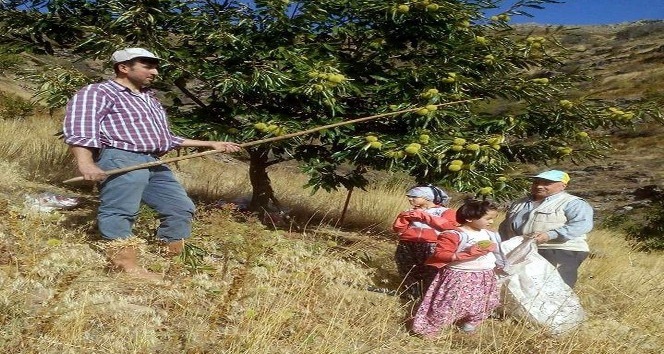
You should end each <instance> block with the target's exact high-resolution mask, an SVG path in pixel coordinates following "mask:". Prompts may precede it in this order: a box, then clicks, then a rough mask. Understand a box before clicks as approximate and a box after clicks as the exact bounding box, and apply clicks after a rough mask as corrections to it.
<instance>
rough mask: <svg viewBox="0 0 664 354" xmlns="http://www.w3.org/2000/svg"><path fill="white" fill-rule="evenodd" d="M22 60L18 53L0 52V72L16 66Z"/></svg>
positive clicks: (3, 72)
mask: <svg viewBox="0 0 664 354" xmlns="http://www.w3.org/2000/svg"><path fill="white" fill-rule="evenodd" d="M22 61H23V60H22V59H21V57H20V56H19V55H18V54H11V53H4V52H0V74H5V73H6V72H7V71H9V70H10V69H14V68H16V67H17V66H18V65H19V64H20V63H21V62H22Z"/></svg>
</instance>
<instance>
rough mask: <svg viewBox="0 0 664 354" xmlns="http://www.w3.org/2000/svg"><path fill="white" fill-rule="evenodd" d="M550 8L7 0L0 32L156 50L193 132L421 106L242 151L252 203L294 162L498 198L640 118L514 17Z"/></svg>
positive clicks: (74, 48) (47, 48)
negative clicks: (614, 103)
mask: <svg viewBox="0 0 664 354" xmlns="http://www.w3.org/2000/svg"><path fill="white" fill-rule="evenodd" d="M554 2H555V1H549V0H529V1H526V0H522V1H518V2H517V3H516V5H515V6H514V7H513V8H511V9H510V10H508V11H506V12H504V13H502V14H498V15H495V16H491V17H489V18H487V17H485V16H484V13H485V11H486V10H487V9H490V8H495V7H496V6H497V5H499V4H500V3H501V1H491V0H489V1H459V0H449V1H442V0H418V1H400V0H397V1H385V0H317V1H288V0H256V1H253V2H248V1H236V0H228V1H186V0H146V1H132V2H128V1H118V0H108V1H83V0H59V1H5V2H3V3H2V5H0V11H1V13H0V29H2V34H0V40H2V42H3V43H5V44H10V43H11V44H13V45H16V44H18V45H19V46H20V48H23V49H29V50H31V51H33V52H40V53H46V54H53V53H58V52H59V51H60V50H61V49H67V50H68V51H69V52H71V53H74V54H75V55H76V56H77V57H78V58H98V59H105V58H107V57H108V56H109V54H110V53H111V52H112V51H114V50H116V49H118V48H119V47H126V46H142V47H146V48H149V49H151V50H153V51H155V52H156V53H157V54H158V55H159V56H160V57H162V58H163V59H164V60H163V66H162V68H161V73H162V75H163V77H162V82H161V83H160V84H159V85H158V87H157V88H158V89H161V90H163V91H164V92H165V93H166V94H167V95H169V97H171V98H172V105H170V107H168V108H169V111H170V114H171V118H172V120H173V121H174V123H175V125H176V126H177V127H178V129H180V132H182V133H184V134H187V135H189V136H191V137H200V138H213V139H229V140H234V141H240V142H242V141H251V140H255V139H259V138H264V137H268V136H274V135H282V134H285V133H287V132H294V131H299V130H304V129H308V128H311V127H314V126H319V125H324V124H329V123H332V122H337V121H342V120H347V119H352V118H357V117H363V116H370V115H374V114H378V113H384V112H393V111H399V110H403V109H409V108H415V107H419V108H420V109H418V110H416V111H415V112H412V113H408V114H403V115H400V116H397V117H393V118H390V119H381V120H376V121H372V122H368V123H362V124H358V125H354V126H347V127H342V128H336V129H331V130H328V131H321V132H320V133H318V134H315V135H310V136H304V137H300V138H294V139H288V140H284V141H280V142H277V143H272V144H265V145H261V146H256V147H252V148H250V149H249V151H248V153H249V156H250V171H249V173H250V177H251V184H252V187H253V191H254V194H253V200H252V204H251V206H252V208H253V209H254V210H260V209H261V208H265V207H266V206H267V205H268V203H269V202H270V201H274V202H276V199H275V198H274V191H273V190H272V187H271V184H270V180H269V176H268V173H267V168H268V167H269V166H271V165H274V164H276V163H280V162H283V161H287V160H293V159H294V160H297V161H298V162H299V163H300V166H301V168H302V170H303V171H304V172H306V173H307V174H308V176H309V178H310V180H309V183H308V184H307V186H308V187H311V188H313V190H314V191H315V190H317V189H319V188H323V189H325V190H330V189H336V188H338V187H340V186H343V187H345V188H353V187H360V188H362V187H364V186H365V185H366V183H367V180H366V179H365V176H364V174H365V172H366V171H367V170H370V169H375V170H398V171H406V172H407V173H409V174H410V175H412V176H413V177H414V178H415V179H416V180H418V181H420V182H433V183H437V184H439V185H442V186H444V187H445V188H448V189H451V190H456V191H460V192H471V193H476V194H479V195H485V196H493V197H496V198H501V197H505V196H508V195H510V194H513V193H514V192H517V191H520V188H521V187H522V185H521V184H520V183H519V180H515V179H512V178H511V177H510V165H511V164H512V163H513V162H534V163H537V164H539V165H542V164H545V163H547V162H549V161H555V160H557V159H561V158H571V159H585V158H593V157H597V156H599V153H600V151H601V149H602V148H603V147H605V146H606V144H605V142H604V141H603V140H602V139H601V137H599V136H596V135H595V134H593V132H594V131H597V129H600V128H605V127H610V126H621V125H626V124H631V123H632V122H635V121H637V120H639V119H642V118H643V117H644V115H645V114H646V112H644V111H643V110H640V109H637V108H634V109H633V110H632V108H626V107H622V108H618V107H610V105H608V104H605V103H602V102H598V101H593V100H590V99H587V98H586V97H579V95H578V94H576V95H575V96H574V97H572V96H570V95H571V94H572V93H573V92H574V88H575V84H576V83H578V82H579V81H580V80H582V78H583V76H582V73H580V72H572V71H569V70H566V69H565V65H564V62H563V59H564V55H565V50H564V48H562V47H561V46H559V44H558V42H557V41H556V39H555V33H553V32H555V31H551V33H548V34H547V35H540V36H536V35H532V34H530V35H529V34H518V33H517V32H516V31H515V30H514V28H512V27H511V26H510V24H509V23H510V16H514V15H519V14H522V11H521V9H522V8H524V7H525V8H527V7H537V6H540V5H542V4H546V3H554ZM554 6H555V5H554ZM561 30H562V29H561ZM71 93H72V92H67V90H61V91H60V94H67V95H68V94H71ZM474 98H481V99H483V100H481V101H473V102H471V103H464V104H456V105H449V106H442V107H437V106H435V105H436V104H439V103H445V102H452V101H458V100H465V99H474ZM54 102H59V101H58V100H54ZM635 107H636V106H635Z"/></svg>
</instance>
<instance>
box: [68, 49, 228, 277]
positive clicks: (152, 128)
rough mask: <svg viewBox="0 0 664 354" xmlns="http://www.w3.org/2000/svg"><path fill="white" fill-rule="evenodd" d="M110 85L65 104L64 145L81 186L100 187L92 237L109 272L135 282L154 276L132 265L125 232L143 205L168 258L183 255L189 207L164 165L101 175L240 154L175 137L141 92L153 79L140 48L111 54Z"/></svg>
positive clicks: (151, 58)
mask: <svg viewBox="0 0 664 354" xmlns="http://www.w3.org/2000/svg"><path fill="white" fill-rule="evenodd" d="M111 60H112V62H113V67H114V71H115V78H114V79H111V80H108V81H105V82H101V83H96V84H92V85H88V86H86V87H84V88H83V89H81V90H80V91H78V92H77V93H76V94H75V95H74V97H73V98H72V99H71V100H70V101H69V103H68V104H67V110H66V114H65V120H64V135H65V142H66V143H67V144H69V145H70V149H71V151H72V153H73V155H74V157H75V159H76V162H77V165H78V170H79V172H80V173H81V175H82V176H83V178H84V179H86V180H90V181H98V182H100V187H99V201H100V204H99V210H98V215H97V222H98V226H99V231H100V233H101V235H102V237H103V238H104V239H107V240H110V241H117V242H111V243H110V244H109V252H108V256H109V259H110V262H111V266H112V267H113V268H115V269H117V270H120V271H125V272H128V273H132V274H135V275H138V276H141V277H154V276H156V275H155V274H151V273H149V272H148V271H147V270H145V269H144V268H142V267H141V266H139V265H138V262H137V250H136V248H135V243H132V242H130V241H125V242H123V241H122V240H130V239H131V236H132V225H133V223H134V220H135V218H136V215H137V213H138V210H139V206H140V203H141V202H143V203H145V204H147V205H148V206H150V207H152V208H153V209H155V210H156V211H157V213H158V214H159V218H160V221H161V223H160V226H159V229H158V230H157V237H158V238H159V239H160V240H161V241H163V242H164V243H165V244H166V246H167V250H168V253H169V254H170V255H177V254H179V253H181V252H182V249H183V246H184V239H185V238H187V237H189V236H190V234H191V221H192V218H193V214H194V204H193V202H192V201H191V199H189V197H188V196H187V193H186V192H185V190H184V188H183V187H182V185H181V184H180V183H179V182H178V181H177V180H176V179H175V177H174V176H173V173H172V172H171V170H170V169H169V168H168V167H166V166H165V165H160V166H156V167H151V168H148V169H139V170H134V171H131V172H126V173H123V174H117V175H112V176H108V175H107V174H106V173H105V172H104V171H106V170H111V169H117V168H123V167H128V166H133V165H138V164H141V163H147V162H151V161H155V160H156V159H157V158H158V157H159V156H160V155H162V154H165V153H166V152H168V151H169V150H171V149H174V148H178V147H207V148H211V149H214V150H219V151H222V152H229V153H231V152H237V151H239V150H240V149H241V148H240V146H239V145H237V144H235V143H232V142H222V141H203V140H192V139H186V138H183V137H179V136H176V135H174V134H173V133H172V132H171V131H170V129H169V126H168V120H167V118H166V112H165V111H164V109H163V107H162V106H161V104H160V103H159V101H158V100H157V98H156V97H155V96H154V94H153V92H152V91H150V90H149V89H148V88H147V87H148V86H149V85H150V83H152V81H153V80H154V79H155V78H156V77H157V75H158V70H157V68H158V64H159V58H158V57H157V56H156V55H154V54H153V53H151V52H149V51H147V50H145V49H143V48H127V49H123V50H118V51H116V52H115V53H113V55H112V57H111Z"/></svg>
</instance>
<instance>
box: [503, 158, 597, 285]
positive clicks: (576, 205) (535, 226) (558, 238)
mask: <svg viewBox="0 0 664 354" xmlns="http://www.w3.org/2000/svg"><path fill="white" fill-rule="evenodd" d="M530 178H531V179H532V181H533V183H532V185H531V187H530V195H529V196H528V197H525V198H523V199H520V200H518V201H516V202H514V203H513V204H512V205H511V206H510V208H509V209H508V211H507V215H506V216H505V220H504V221H503V222H502V223H501V224H500V226H499V233H500V235H501V237H502V238H503V239H509V238H511V237H514V236H517V235H523V236H528V237H531V238H533V239H534V240H535V241H536V242H537V244H538V250H539V254H540V255H542V257H544V258H546V260H547V261H549V262H550V263H551V264H553V265H554V266H556V268H557V269H558V272H559V273H560V276H561V277H562V278H563V280H564V281H565V283H566V284H567V285H569V286H570V287H574V284H576V280H577V272H578V269H579V266H581V263H582V262H583V261H584V260H585V259H586V258H587V257H588V253H589V251H590V249H589V248H588V243H587V242H586V238H587V234H588V232H590V231H591V230H592V228H593V208H592V207H591V206H590V204H588V202H586V201H585V200H583V199H581V198H579V197H577V196H574V195H571V194H569V193H567V192H565V188H567V184H568V183H569V180H570V178H569V175H568V174H567V173H565V172H563V171H559V170H549V171H545V172H542V173H540V174H538V175H536V176H532V177H530Z"/></svg>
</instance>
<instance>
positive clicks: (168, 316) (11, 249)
mask: <svg viewBox="0 0 664 354" xmlns="http://www.w3.org/2000/svg"><path fill="white" fill-rule="evenodd" d="M642 25H645V26H649V24H647V23H646V24H631V25H627V24H625V25H620V26H602V27H588V28H585V27H584V28H579V29H576V30H574V31H575V32H576V33H578V34H579V35H578V36H572V35H570V37H569V38H566V39H563V40H564V41H568V42H569V41H576V42H574V43H571V42H569V44H573V46H575V47H577V49H578V51H577V53H576V54H575V55H576V57H575V58H576V60H577V61H579V62H589V63H590V62H592V63H596V65H593V70H594V73H595V74H596V78H595V80H593V81H592V82H591V83H590V84H589V85H590V86H589V88H588V92H591V91H592V92H596V93H597V95H604V96H603V97H605V98H612V99H623V98H635V97H639V96H640V95H646V94H648V95H653V97H655V96H656V95H657V94H658V93H657V92H659V91H657V88H658V85H659V87H661V85H662V84H663V83H662V81H661V80H662V77H661V76H658V74H657V73H658V70H659V67H658V65H654V64H653V65H651V62H650V61H653V62H652V63H656V62H657V60H660V59H661V52H660V49H657V48H659V46H661V43H662V37H661V34H660V33H661V32H662V31H659V32H658V31H652V30H651V29H648V30H647V31H643V30H642V27H640V26H642ZM646 28H650V27H646ZM537 30H541V29H537ZM644 33H645V34H644ZM625 36H626V37H625ZM629 36H632V37H634V38H632V37H629ZM623 37H625V38H629V40H623V39H622V38H623ZM625 53H627V54H625ZM614 57H619V58H620V61H618V60H614V59H613V58H614ZM622 60H624V62H622ZM660 62H661V61H660ZM35 63H36V62H35ZM621 63H622V64H621ZM35 65H36V64H35ZM659 66H661V65H659ZM617 71H620V72H621V73H620V74H619V73H617ZM627 74H629V75H628V76H621V75H627ZM627 78H629V79H627ZM636 78H649V79H647V80H646V79H644V80H640V81H639V80H637V79H636ZM2 80H4V81H2ZM2 80H0V89H2V90H3V91H4V92H6V93H10V94H19V95H24V96H25V95H26V92H28V91H27V90H26V88H28V87H26V86H25V85H24V84H25V83H20V82H17V81H15V80H12V77H11V75H10V74H9V73H8V74H7V76H5V77H4V78H3V79H2ZM632 83H634V84H635V83H640V85H643V86H642V87H641V88H639V89H638V90H637V89H635V88H632V87H631V86H630V85H629V84H632ZM4 107H6V106H4ZM14 108H15V107H14ZM15 117H16V116H13V118H15ZM60 119H61V116H59V115H58V114H55V115H54V116H53V117H50V116H49V115H48V114H46V113H45V112H37V113H36V114H33V115H31V116H29V117H25V118H23V119H2V120H0V196H2V198H1V199H0V200H1V201H0V214H1V220H2V221H0V328H1V330H0V348H2V349H3V352H7V353H309V352H312V353H441V354H442V353H482V354H484V353H486V354H488V353H505V354H507V353H510V354H515V353H524V354H525V353H575V354H577V353H578V354H582V353H597V354H603V353H630V354H631V353H634V354H636V353H660V352H661V351H662V348H664V335H663V334H662V333H664V297H662V296H661V292H662V290H664V288H662V284H664V257H662V254H661V253H650V254H647V253H639V252H636V251H634V250H633V249H632V248H631V247H630V245H629V244H628V243H627V242H626V241H625V240H624V235H622V234H620V233H619V232H616V231H614V230H603V229H597V230H595V231H593V232H592V234H591V235H590V243H591V248H592V249H593V250H594V257H593V258H591V259H589V260H588V261H586V262H585V263H584V264H583V266H582V268H581V270H580V280H579V284H578V286H577V289H576V291H577V293H578V294H579V296H580V298H581V301H582V304H583V306H584V308H585V310H586V312H587V315H588V320H587V321H586V322H585V323H584V324H583V325H582V326H581V327H580V328H578V330H576V331H574V332H573V333H569V334H567V335H564V336H557V337H554V336H550V335H548V334H547V333H546V332H545V331H544V330H543V329H541V328H537V327H535V326H533V325H531V324H529V323H526V322H523V321H519V320H516V319H512V318H505V319H490V320H488V321H486V322H485V323H484V325H483V326H482V327H481V329H480V332H479V333H478V334H477V335H473V336H468V335H464V334H461V333H457V332H456V331H455V330H452V329H450V330H447V331H444V333H442V334H441V336H440V337H439V338H438V339H437V340H435V341H424V340H421V339H419V338H416V337H413V336H410V335H409V334H408V332H407V330H406V328H405V327H404V319H405V317H406V315H407V313H408V312H409V311H410V310H411V308H412V306H413V304H412V303H404V302H401V301H400V300H399V298H398V297H395V296H390V295H388V294H383V293H377V292H372V291H367V288H368V287H369V286H371V287H381V288H387V289H394V288H396V287H397V286H398V285H399V284H398V283H399V281H398V279H397V276H396V270H395V266H394V263H393V260H392V254H393V252H394V246H395V242H394V241H393V240H392V239H391V234H390V233H389V232H388V231H387V230H388V228H389V224H390V223H391V221H392V218H393V216H394V215H395V214H396V213H397V212H398V211H399V210H402V209H403V208H405V206H406V204H405V203H406V201H405V200H404V198H403V196H402V195H403V189H404V188H405V187H406V186H407V181H404V180H402V179H401V178H400V177H398V176H393V177H392V179H390V180H386V181H383V182H382V183H378V184H376V185H374V186H373V187H372V189H370V190H369V191H368V192H357V193H354V194H353V198H352V201H351V205H350V209H349V214H348V216H347V219H346V223H345V226H346V227H345V228H344V230H347V231H342V230H340V229H337V228H334V227H331V226H328V224H334V221H335V220H338V218H339V216H340V215H339V213H340V209H341V206H342V205H343V202H344V199H345V194H344V193H342V192H339V193H329V194H328V193H319V194H316V195H314V196H309V195H308V192H307V191H303V190H301V188H300V186H301V185H302V184H303V183H304V177H303V176H300V175H298V174H295V173H293V172H292V171H291V170H289V169H286V168H279V167H276V168H275V169H274V170H273V171H271V177H272V180H273V181H274V183H275V190H277V192H278V193H279V195H278V197H280V198H281V200H282V201H283V202H284V204H286V205H288V206H289V207H290V208H291V209H293V211H294V212H295V213H296V214H298V215H308V216H311V218H303V219H300V221H299V225H298V227H297V228H295V227H292V228H289V227H286V228H285V230H276V229H275V228H273V227H265V226H263V224H261V223H259V222H258V221H257V220H254V219H252V218H251V217H250V216H247V215H243V214H240V213H237V212H234V211H233V210H231V209H230V208H228V207H223V206H220V205H217V204H215V202H216V201H219V200H225V201H230V200H234V199H236V198H238V197H242V196H245V195H246V194H247V192H248V188H249V187H248V185H249V184H248V182H247V179H248V176H247V166H246V165H245V164H243V163H241V162H237V161H231V162H230V163H229V162H220V161H218V160H216V159H212V158H205V159H195V160H187V161H183V162H181V163H179V164H177V166H175V169H176V171H177V174H178V177H179V178H180V179H181V180H182V182H183V183H184V185H185V186H186V188H187V189H188V191H189V192H190V193H191V195H192V196H194V198H195V199H196V200H197V202H198V207H199V213H198V215H197V218H196V220H195V224H194V225H195V229H194V235H193V236H192V238H191V244H192V245H194V246H196V247H195V248H190V249H189V251H188V253H187V254H186V257H182V258H179V259H174V260H170V259H167V258H164V257H162V256H160V255H159V249H158V246H157V245H156V244H155V243H154V240H153V238H152V233H153V231H154V227H155V225H156V222H157V221H156V220H155V218H154V215H153V214H152V213H151V212H150V211H149V210H147V209H146V210H142V212H141V215H140V218H139V221H138V223H137V229H136V234H137V236H139V237H140V238H141V239H143V240H145V243H144V244H143V245H142V246H141V247H142V249H143V250H144V254H143V255H142V262H143V265H144V266H146V267H148V268H149V269H151V270H153V271H155V272H160V273H162V274H163V275H164V280H163V281H155V282H145V281H138V280H136V279H132V278H129V277H126V276H125V275H122V274H114V273H109V272H107V270H106V269H105V267H104V264H105V262H104V258H103V247H104V244H103V243H100V242H98V241H99V240H98V236H97V235H96V232H95V225H94V217H95V208H96V198H95V195H96V194H95V191H94V190H93V189H92V187H85V186H83V187H77V188H73V187H71V186H64V185H62V184H61V183H60V182H59V181H61V180H63V179H65V178H68V177H72V176H73V173H74V167H73V165H72V162H71V157H70V156H69V155H68V153H67V151H66V147H65V146H64V144H62V142H61V141H59V140H58V139H57V137H55V136H54V135H53V133H54V132H56V131H57V130H58V129H59V121H60ZM640 129H641V130H639V131H637V132H615V133H614V139H615V140H614V141H615V143H616V146H617V147H619V148H622V149H621V150H616V151H615V152H614V153H612V154H611V156H610V157H609V158H607V159H606V160H602V161H596V162H593V163H589V164H587V165H584V166H572V165H561V167H564V168H567V169H569V170H570V171H572V175H573V177H574V180H573V183H572V185H571V187H572V190H573V191H575V192H579V193H583V194H584V195H585V196H586V197H587V198H588V199H590V200H591V201H593V203H595V204H600V203H602V205H603V207H602V208H604V210H611V208H615V207H617V206H618V204H619V203H621V202H628V201H629V199H630V198H631V196H629V195H628V194H627V193H628V192H629V190H633V189H635V188H637V187H639V186H641V185H645V184H648V183H660V182H661V177H662V171H663V170H662V169H661V166H660V164H659V163H658V162H657V161H661V155H660V152H659V150H658V149H653V146H657V145H656V144H657V142H658V139H659V137H660V136H661V129H659V128H654V127H642V128H640ZM531 168H533V169H535V168H537V166H531ZM625 189H626V190H627V191H624V190H625ZM621 190H623V191H622V192H620V191H621ZM42 192H52V193H56V194H62V195H73V196H77V197H79V198H80V200H81V202H82V203H81V205H80V207H78V208H76V209H73V210H69V211H55V212H51V213H39V212H36V211H35V210H34V209H32V208H31V206H32V205H31V204H30V203H29V199H26V196H28V197H30V196H36V195H38V194H39V193H42ZM600 192H602V193H603V194H602V193H600ZM614 192H615V193H614ZM612 193H614V194H612ZM609 198H614V199H609ZM26 201H28V202H27V203H26ZM313 220H316V221H315V222H314V221H313ZM287 225H288V224H286V226H287ZM348 230H352V231H348Z"/></svg>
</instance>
